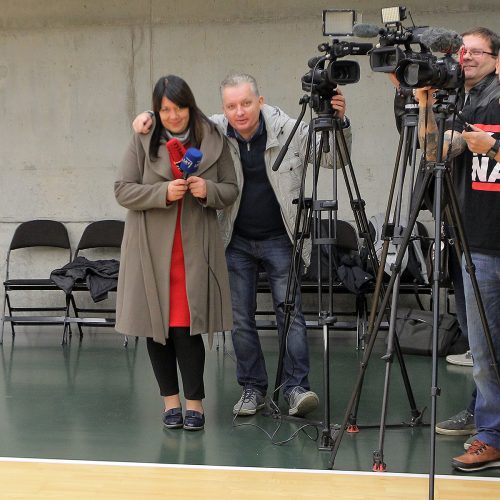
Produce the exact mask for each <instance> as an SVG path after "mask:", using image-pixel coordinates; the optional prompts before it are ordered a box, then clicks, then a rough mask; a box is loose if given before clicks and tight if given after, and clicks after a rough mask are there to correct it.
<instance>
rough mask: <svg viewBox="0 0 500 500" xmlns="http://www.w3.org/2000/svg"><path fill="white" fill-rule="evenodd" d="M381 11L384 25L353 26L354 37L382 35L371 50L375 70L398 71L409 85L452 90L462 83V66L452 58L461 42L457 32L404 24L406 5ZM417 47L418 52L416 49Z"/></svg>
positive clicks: (400, 80) (402, 83)
mask: <svg viewBox="0 0 500 500" xmlns="http://www.w3.org/2000/svg"><path fill="white" fill-rule="evenodd" d="M381 13H382V22H383V23H384V25H385V27H384V28H379V27H378V26H373V25H363V24H359V25H356V26H354V28H353V33H354V35H355V36H359V37H362V38H365V37H366V38H372V37H375V36H379V37H380V38H379V43H378V45H377V47H375V48H374V49H373V50H372V51H371V53H370V66H371V68H372V70H373V71H375V72H382V73H395V74H396V78H397V79H398V80H399V82H400V83H401V85H403V86H404V87H407V88H418V87H424V86H431V87H435V88H439V89H443V90H451V89H457V88H459V87H461V86H462V85H463V82H464V77H463V71H462V67H461V65H460V64H459V62H458V61H456V60H455V59H454V58H453V57H452V54H453V53H456V52H457V51H458V50H459V48H460V46H461V45H462V38H461V37H460V36H459V35H458V34H457V33H455V32H454V31H449V30H444V29H441V28H433V27H429V26H418V27H417V26H413V27H411V28H406V27H404V26H403V24H402V21H403V20H405V19H406V7H402V6H399V7H388V8H384V9H382V11H381ZM415 46H418V48H419V51H418V52H417V51H415V50H413V47H415ZM401 47H402V48H401ZM432 51H435V52H443V53H445V56H444V57H443V58H438V57H436V56H435V55H434V54H433V53H432Z"/></svg>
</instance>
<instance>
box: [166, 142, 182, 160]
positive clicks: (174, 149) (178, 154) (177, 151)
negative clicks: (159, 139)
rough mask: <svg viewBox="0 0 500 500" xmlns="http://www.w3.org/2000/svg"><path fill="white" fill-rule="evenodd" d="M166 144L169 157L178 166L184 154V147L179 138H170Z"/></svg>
mask: <svg viewBox="0 0 500 500" xmlns="http://www.w3.org/2000/svg"><path fill="white" fill-rule="evenodd" d="M166 146H167V151H168V154H169V155H170V158H172V161H173V162H174V163H175V164H176V165H177V166H178V165H179V162H180V161H181V160H182V158H183V157H184V155H185V154H186V148H185V147H184V145H183V144H182V142H181V141H179V139H170V140H169V141H167V143H166Z"/></svg>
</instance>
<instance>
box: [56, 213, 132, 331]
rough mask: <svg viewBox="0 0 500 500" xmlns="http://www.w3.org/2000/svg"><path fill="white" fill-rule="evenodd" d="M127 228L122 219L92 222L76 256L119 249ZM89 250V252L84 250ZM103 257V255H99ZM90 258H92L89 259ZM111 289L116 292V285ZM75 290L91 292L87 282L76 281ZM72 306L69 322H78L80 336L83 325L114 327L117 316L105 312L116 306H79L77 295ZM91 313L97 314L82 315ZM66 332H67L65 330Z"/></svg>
mask: <svg viewBox="0 0 500 500" xmlns="http://www.w3.org/2000/svg"><path fill="white" fill-rule="evenodd" d="M124 228H125V223H124V222H123V221H121V220H100V221H96V222H91V223H90V224H89V225H88V226H87V227H86V228H85V230H84V231H83V234H82V236H81V238H80V241H79V242H78V246H77V248H76V251H75V258H76V257H78V256H83V255H82V253H89V251H94V250H97V251H98V253H102V252H101V251H102V250H104V249H115V250H116V249H119V248H120V247H121V243H122V239H123V231H124ZM84 251H87V252H84ZM92 254H93V255H92V256H93V257H94V258H95V252H92ZM98 257H99V258H102V255H98ZM89 260H90V259H89ZM110 291H112V292H116V287H115V288H113V289H111V290H110ZM74 292H87V293H88V292H89V289H88V287H87V284H86V283H79V282H78V283H76V284H75V285H74V287H73V293H74ZM72 306H73V310H74V314H75V317H74V318H69V320H68V324H69V323H76V324H77V326H78V330H79V332H80V338H82V337H83V330H82V326H94V327H114V326H115V318H114V317H108V316H106V317H104V316H103V314H106V315H109V314H112V315H113V316H114V313H115V312H116V310H115V308H109V307H90V306H85V307H79V306H78V305H77V301H76V297H75V296H74V295H73V300H72ZM87 313H91V314H94V315H97V316H85V317H82V316H81V314H87ZM65 333H66V332H65Z"/></svg>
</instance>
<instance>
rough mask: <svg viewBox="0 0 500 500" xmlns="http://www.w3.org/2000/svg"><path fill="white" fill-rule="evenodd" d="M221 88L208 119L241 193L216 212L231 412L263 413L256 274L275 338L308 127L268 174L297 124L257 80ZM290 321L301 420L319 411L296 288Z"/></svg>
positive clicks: (291, 377) (289, 387)
mask: <svg viewBox="0 0 500 500" xmlns="http://www.w3.org/2000/svg"><path fill="white" fill-rule="evenodd" d="M220 91H221V98H222V108H223V111H224V114H223V115H213V116H212V117H211V118H210V119H211V120H212V121H213V122H214V123H216V124H217V125H219V126H220V127H221V128H222V129H223V131H224V133H225V134H226V136H227V137H228V138H229V143H230V150H231V153H232V155H233V159H234V163H235V168H236V175H237V180H238V186H239V188H240V195H239V196H238V198H237V200H236V202H235V203H234V204H233V205H232V206H231V207H229V208H228V209H227V210H224V211H223V212H222V213H221V214H220V222H221V230H222V232H223V238H224V240H225V244H226V260H227V264H228V270H229V281H230V286H231V295H232V306H233V320H234V327H233V331H232V341H233V346H234V351H235V354H236V361H237V366H236V376H237V379H238V383H239V385H240V386H241V387H242V394H241V397H240V399H239V400H238V402H237V403H236V404H235V405H234V408H233V413H234V414H235V415H254V414H255V413H256V412H257V411H258V410H261V409H262V408H264V406H265V402H264V398H265V395H266V392H267V387H268V377H267V371H266V365H265V360H264V355H263V352H262V348H261V345H260V340H259V335H258V332H257V328H256V324H255V311H256V300H257V275H258V272H259V268H261V267H262V268H264V270H265V271H266V274H267V278H268V280H269V283H270V286H271V294H272V299H273V306H274V311H275V313H276V319H277V325H278V334H279V337H280V338H283V335H284V333H285V332H283V325H284V319H285V312H284V311H283V308H282V307H281V305H282V304H283V303H284V301H285V298H286V297H285V296H286V288H287V281H288V271H289V268H290V264H291V262H292V241H293V231H294V227H295V217H296V212H297V208H296V207H295V206H294V205H292V200H293V199H295V198H298V196H299V191H300V184H301V177H302V169H303V165H304V160H305V152H306V144H307V138H308V134H309V127H308V126H307V125H306V124H305V123H301V124H300V126H299V128H298V129H297V132H296V133H295V135H294V137H293V140H292V142H291V144H290V146H289V149H288V152H287V155H286V156H285V158H284V160H283V162H282V164H281V166H280V168H279V170H278V171H277V172H274V171H273V170H272V168H271V166H272V165H273V163H274V161H275V159H276V157H277V155H278V153H279V152H280V150H281V148H282V147H283V145H284V144H285V142H286V140H287V138H288V136H289V135H290V133H291V131H292V129H293V127H294V125H295V123H296V120H294V119H292V118H290V117H289V116H287V115H286V114H285V113H284V112H283V111H282V110H280V109H279V108H277V107H273V106H269V105H267V104H264V97H263V96H261V95H260V93H259V91H258V88H257V82H256V81H255V79H254V78H253V77H252V76H250V75H247V74H243V73H240V74H234V75H230V76H228V77H226V78H225V79H224V80H223V81H222V83H221V85H220ZM330 104H331V106H332V108H333V110H334V111H335V112H336V116H337V118H338V119H339V120H340V123H341V124H342V128H343V129H344V135H345V136H346V140H347V142H348V144H350V140H351V131H350V126H349V121H348V119H347V118H346V117H345V99H344V96H343V95H342V92H340V90H337V93H336V95H334V96H333V97H332V98H331V101H330ZM150 126H151V119H150V116H149V114H147V113H141V114H140V115H138V116H137V117H136V119H135V120H134V122H133V127H134V130H135V131H136V132H146V131H147V130H148V129H149V127H150ZM328 156H330V158H329V157H328ZM330 160H331V153H330V155H323V162H322V165H323V166H326V165H327V164H328V162H329V161H330ZM310 245H311V243H310V241H309V240H306V242H305V244H304V255H303V257H304V261H305V264H306V265H308V264H309V259H310V252H311V246H310ZM292 319H293V321H292V323H291V325H290V328H289V331H288V335H287V348H286V353H285V359H284V374H283V380H282V383H283V394H284V396H285V400H286V401H287V403H288V405H289V414H290V415H295V416H304V415H306V414H307V413H309V412H311V411H313V410H314V409H315V408H316V407H317V405H318V402H319V400H318V396H317V395H316V394H315V393H314V392H313V391H311V390H310V386H309V380H308V375H309V348H308V344H307V334H306V324H305V320H304V316H303V314H302V311H301V296H300V287H298V289H297V294H296V301H295V311H294V313H293V317H292Z"/></svg>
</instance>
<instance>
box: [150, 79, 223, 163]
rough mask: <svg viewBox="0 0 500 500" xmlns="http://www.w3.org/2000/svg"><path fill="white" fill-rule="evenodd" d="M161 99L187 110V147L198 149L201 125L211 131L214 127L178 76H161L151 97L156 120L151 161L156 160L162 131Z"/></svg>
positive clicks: (201, 130) (201, 135) (187, 86)
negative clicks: (206, 126)
mask: <svg viewBox="0 0 500 500" xmlns="http://www.w3.org/2000/svg"><path fill="white" fill-rule="evenodd" d="M163 97H166V98H167V99H169V100H171V101H172V102H173V103H174V104H176V105H177V106H179V108H189V125H188V126H189V145H190V146H192V147H196V148H199V147H200V144H201V140H202V138H203V123H206V124H208V125H209V127H210V128H211V129H213V127H214V125H213V124H212V122H211V121H210V120H209V119H208V118H207V117H206V116H205V114H204V113H203V112H202V111H201V110H200V108H198V106H197V105H196V100H195V98H194V95H193V92H192V91H191V89H190V88H189V85H188V84H187V83H186V82H185V81H184V80H183V79H182V78H180V77H179V76H175V75H167V76H162V77H161V78H160V79H159V80H158V81H157V82H156V85H155V88H154V90H153V97H152V106H153V111H154V114H155V118H156V125H155V129H154V130H153V135H152V136H151V143H150V145H149V157H150V158H151V160H156V159H157V158H158V148H159V147H160V138H161V135H162V131H163V125H162V123H161V119H160V109H161V100H162V99H163Z"/></svg>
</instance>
